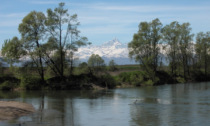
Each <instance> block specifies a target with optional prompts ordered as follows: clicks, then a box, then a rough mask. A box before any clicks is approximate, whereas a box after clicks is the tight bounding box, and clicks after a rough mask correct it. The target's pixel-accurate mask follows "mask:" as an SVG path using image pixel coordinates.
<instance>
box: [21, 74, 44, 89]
mask: <svg viewBox="0 0 210 126" xmlns="http://www.w3.org/2000/svg"><path fill="white" fill-rule="evenodd" d="M42 84H43V83H42V81H41V79H40V78H36V77H31V76H24V77H22V78H21V83H20V87H21V88H24V89H26V90H40V89H42V87H43V85H42Z"/></svg>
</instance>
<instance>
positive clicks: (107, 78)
mask: <svg viewBox="0 0 210 126" xmlns="http://www.w3.org/2000/svg"><path fill="white" fill-rule="evenodd" d="M99 83H100V85H101V86H103V87H107V88H109V89H110V88H114V87H115V86H116V85H117V82H116V80H115V79H114V77H112V76H111V75H109V74H106V75H102V76H101V77H100V78H99Z"/></svg>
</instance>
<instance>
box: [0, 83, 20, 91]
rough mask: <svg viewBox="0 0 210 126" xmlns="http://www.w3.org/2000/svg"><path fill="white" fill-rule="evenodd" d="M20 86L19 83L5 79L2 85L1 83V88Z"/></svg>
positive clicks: (7, 88)
mask: <svg viewBox="0 0 210 126" xmlns="http://www.w3.org/2000/svg"><path fill="white" fill-rule="evenodd" d="M17 86H18V84H17V83H14V82H11V81H4V82H3V83H2V84H1V85H0V90H13V89H14V88H16V87H17Z"/></svg>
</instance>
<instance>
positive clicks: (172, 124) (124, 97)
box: [0, 82, 210, 126]
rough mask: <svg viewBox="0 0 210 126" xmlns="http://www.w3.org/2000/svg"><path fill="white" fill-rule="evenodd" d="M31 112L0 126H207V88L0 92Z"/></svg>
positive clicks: (209, 90) (209, 95)
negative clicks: (21, 103)
mask: <svg viewBox="0 0 210 126" xmlns="http://www.w3.org/2000/svg"><path fill="white" fill-rule="evenodd" d="M0 98H1V100H6V101H7V100H14V101H20V102H26V103H30V104H32V105H33V106H34V107H35V109H36V110H37V111H36V112H35V113H33V114H31V115H27V116H23V117H20V118H17V119H13V120H10V121H3V122H0V126H198V125H199V126H207V125H209V124H210V114H209V113H210V83H209V82H208V83H194V84H193V83H192V84H176V85H163V86H156V87H140V88H122V89H113V90H106V91H105V90H104V91H45V92H38V91H30V92H24V91H23V92H0Z"/></svg>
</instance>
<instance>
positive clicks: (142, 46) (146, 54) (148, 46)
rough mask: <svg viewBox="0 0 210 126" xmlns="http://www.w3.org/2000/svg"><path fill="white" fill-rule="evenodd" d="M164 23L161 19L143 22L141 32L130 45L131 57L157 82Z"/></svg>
mask: <svg viewBox="0 0 210 126" xmlns="http://www.w3.org/2000/svg"><path fill="white" fill-rule="evenodd" d="M161 30H162V23H161V22H160V21H159V19H155V20H153V21H152V22H141V23H140V24H139V30H138V32H137V33H136V34H134V36H133V40H132V41H131V42H130V43H129V44H128V48H129V56H130V57H131V58H134V59H135V60H136V62H139V63H140V64H142V65H143V67H142V68H143V69H144V70H145V71H146V72H147V73H148V75H149V77H150V79H151V80H152V81H153V82H155V81H156V79H155V77H156V72H157V67H158V62H159V54H160V43H161V41H160V40H161Z"/></svg>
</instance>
